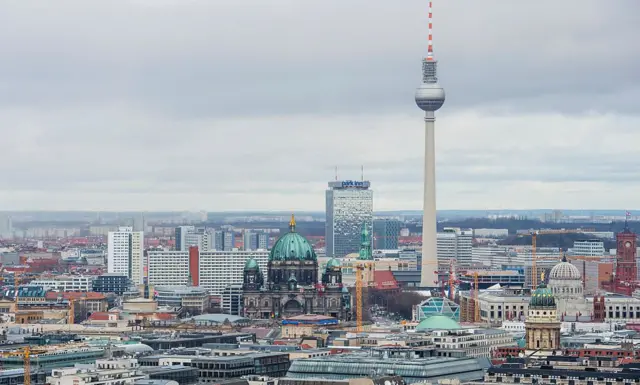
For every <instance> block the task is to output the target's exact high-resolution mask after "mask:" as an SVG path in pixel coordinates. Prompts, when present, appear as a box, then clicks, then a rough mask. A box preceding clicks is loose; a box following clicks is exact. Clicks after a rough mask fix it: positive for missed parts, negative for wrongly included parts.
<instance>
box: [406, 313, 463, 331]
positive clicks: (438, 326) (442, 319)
mask: <svg viewBox="0 0 640 385" xmlns="http://www.w3.org/2000/svg"><path fill="white" fill-rule="evenodd" d="M458 329H461V327H460V324H459V323H457V322H456V321H454V320H452V319H451V318H449V317H447V316H445V315H440V314H437V315H432V316H431V317H429V318H425V319H423V320H422V321H420V323H419V324H418V325H417V326H416V331H418V332H419V331H426V330H458Z"/></svg>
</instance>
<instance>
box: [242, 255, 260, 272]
mask: <svg viewBox="0 0 640 385" xmlns="http://www.w3.org/2000/svg"><path fill="white" fill-rule="evenodd" d="M247 270H260V266H258V261H256V260H255V259H253V258H249V259H247V262H246V263H245V264H244V271H247Z"/></svg>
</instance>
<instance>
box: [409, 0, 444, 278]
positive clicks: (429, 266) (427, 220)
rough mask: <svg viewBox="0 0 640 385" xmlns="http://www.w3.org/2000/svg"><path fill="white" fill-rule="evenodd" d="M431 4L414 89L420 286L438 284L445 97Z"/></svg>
mask: <svg viewBox="0 0 640 385" xmlns="http://www.w3.org/2000/svg"><path fill="white" fill-rule="evenodd" d="M432 11H433V10H432V4H431V1H430V2H429V39H428V42H429V46H428V49H427V57H426V58H424V59H422V83H421V84H420V86H418V89H417V90H416V95H415V100H416V104H417V105H418V107H419V108H420V109H421V110H423V111H424V125H425V134H424V196H423V199H424V200H423V210H424V213H423V215H422V270H421V271H420V286H423V287H434V286H437V284H438V275H437V274H436V273H435V272H434V270H435V269H434V265H436V264H437V263H438V257H437V235H436V233H437V227H436V134H435V132H436V123H435V122H436V116H435V112H436V111H437V110H439V109H440V107H442V105H443V104H444V100H445V94H444V89H443V88H442V87H441V86H440V84H439V83H438V71H437V69H438V61H437V60H435V58H434V56H433V39H432V29H431V27H432V23H431V16H432V15H433V12H432Z"/></svg>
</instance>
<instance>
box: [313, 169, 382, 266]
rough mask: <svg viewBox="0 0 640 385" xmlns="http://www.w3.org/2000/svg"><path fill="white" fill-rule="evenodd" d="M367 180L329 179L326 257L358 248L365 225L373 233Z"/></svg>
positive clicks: (340, 255) (371, 195)
mask: <svg viewBox="0 0 640 385" xmlns="http://www.w3.org/2000/svg"><path fill="white" fill-rule="evenodd" d="M370 186H371V183H370V182H369V181H365V180H363V181H352V180H344V181H332V182H329V188H328V189H327V192H326V204H327V206H326V221H325V243H326V255H327V256H328V257H344V256H345V255H347V254H351V253H357V252H358V251H359V250H360V233H361V232H362V225H363V224H366V226H367V229H368V230H369V234H373V190H369V187H370Z"/></svg>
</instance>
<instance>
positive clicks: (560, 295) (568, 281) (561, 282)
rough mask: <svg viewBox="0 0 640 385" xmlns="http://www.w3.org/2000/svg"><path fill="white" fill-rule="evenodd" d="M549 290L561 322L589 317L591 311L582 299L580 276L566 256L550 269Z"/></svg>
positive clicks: (582, 291) (582, 286)
mask: <svg viewBox="0 0 640 385" xmlns="http://www.w3.org/2000/svg"><path fill="white" fill-rule="evenodd" d="M549 290H551V292H552V293H553V296H554V298H555V300H556V303H557V309H558V313H559V314H560V319H561V320H563V321H575V320H579V319H581V318H585V317H590V314H591V311H592V310H591V307H590V306H589V305H588V303H587V300H586V299H585V297H584V285H583V281H582V274H580V271H579V270H578V268H577V267H575V266H574V265H572V264H571V263H569V262H567V258H566V256H564V257H563V258H562V262H560V263H558V264H557V265H555V266H554V267H553V268H552V269H551V272H550V273H549Z"/></svg>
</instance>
